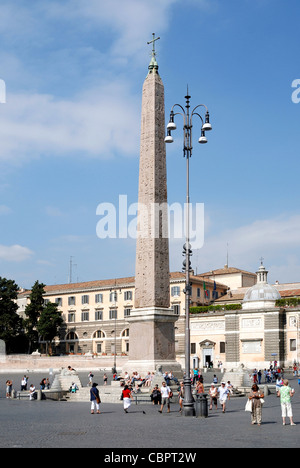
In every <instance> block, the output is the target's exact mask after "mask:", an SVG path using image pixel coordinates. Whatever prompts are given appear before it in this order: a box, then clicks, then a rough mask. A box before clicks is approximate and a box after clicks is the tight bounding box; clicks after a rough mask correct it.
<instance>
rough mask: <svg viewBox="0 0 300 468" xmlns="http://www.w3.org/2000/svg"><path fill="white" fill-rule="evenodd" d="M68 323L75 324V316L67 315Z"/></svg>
mask: <svg viewBox="0 0 300 468" xmlns="http://www.w3.org/2000/svg"><path fill="white" fill-rule="evenodd" d="M68 322H70V323H71V322H75V314H74V313H70V314H68Z"/></svg>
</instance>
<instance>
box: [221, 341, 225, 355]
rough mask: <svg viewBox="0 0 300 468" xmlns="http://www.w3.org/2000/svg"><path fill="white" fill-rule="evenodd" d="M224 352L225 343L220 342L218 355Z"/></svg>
mask: <svg viewBox="0 0 300 468" xmlns="http://www.w3.org/2000/svg"><path fill="white" fill-rule="evenodd" d="M225 352H226V351H225V341H220V354H224V353H225Z"/></svg>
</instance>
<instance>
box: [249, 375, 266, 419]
mask: <svg viewBox="0 0 300 468" xmlns="http://www.w3.org/2000/svg"><path fill="white" fill-rule="evenodd" d="M263 398H264V394H263V392H262V391H261V390H259V387H258V385H257V384H256V383H255V384H253V385H252V388H251V391H250V394H249V400H250V401H251V403H252V411H251V424H252V425H253V424H257V425H258V426H260V425H261V421H262V399H263Z"/></svg>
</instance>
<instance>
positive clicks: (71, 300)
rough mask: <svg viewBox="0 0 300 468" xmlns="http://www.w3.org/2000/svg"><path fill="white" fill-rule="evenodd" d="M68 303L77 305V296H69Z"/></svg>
mask: <svg viewBox="0 0 300 468" xmlns="http://www.w3.org/2000/svg"><path fill="white" fill-rule="evenodd" d="M68 305H69V306H74V305H76V297H75V296H70V297H68Z"/></svg>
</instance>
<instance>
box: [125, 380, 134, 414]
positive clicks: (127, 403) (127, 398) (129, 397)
mask: <svg viewBox="0 0 300 468" xmlns="http://www.w3.org/2000/svg"><path fill="white" fill-rule="evenodd" d="M122 395H123V405H124V412H125V413H128V409H129V408H130V406H131V400H132V399H133V397H132V395H131V390H130V388H129V387H128V385H125V387H124V390H123V391H122Z"/></svg>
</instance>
